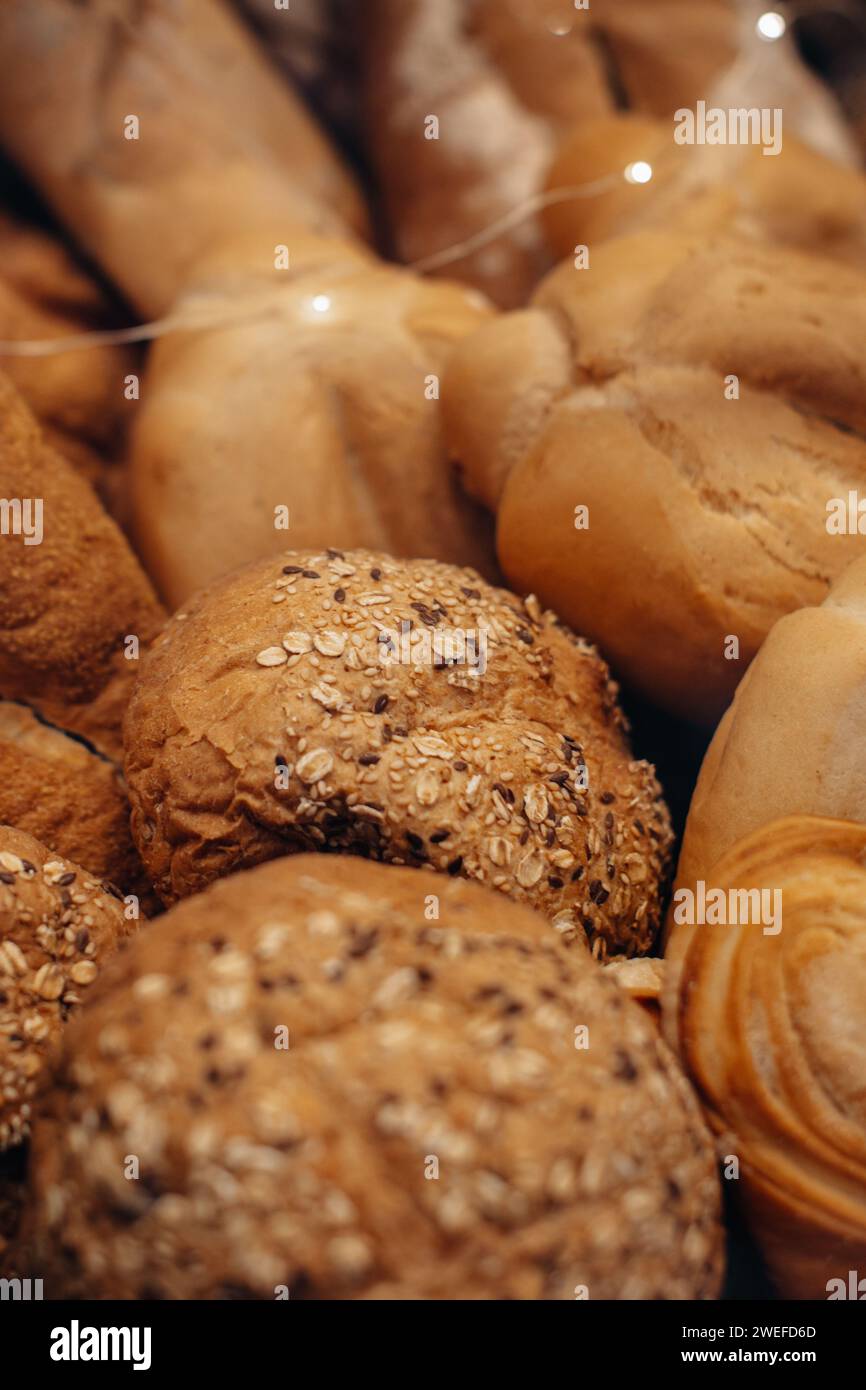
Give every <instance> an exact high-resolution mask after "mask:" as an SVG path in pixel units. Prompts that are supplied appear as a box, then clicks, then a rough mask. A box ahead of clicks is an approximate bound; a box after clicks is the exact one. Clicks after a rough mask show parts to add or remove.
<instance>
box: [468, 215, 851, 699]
mask: <svg viewBox="0 0 866 1390" xmlns="http://www.w3.org/2000/svg"><path fill="white" fill-rule="evenodd" d="M864 336H866V276H864V275H863V274H862V273H858V272H856V271H854V270H852V269H850V268H849V267H848V266H843V265H837V264H836V263H835V262H831V261H829V260H821V259H818V258H816V257H814V256H806V255H804V254H802V253H801V252H797V251H794V250H791V249H790V248H788V247H782V246H771V245H769V244H763V243H759V242H757V241H751V242H747V241H744V240H743V238H741V237H737V236H734V235H719V236H717V237H715V238H712V239H707V238H706V237H704V236H698V235H695V234H693V233H684V232H678V231H674V232H670V233H668V232H664V233H663V232H661V231H652V232H644V233H641V234H639V235H635V236H627V237H620V238H617V239H616V240H614V241H608V242H605V243H603V244H602V245H600V246H598V247H593V248H592V253H591V261H590V265H589V267H588V268H586V269H582V270H577V269H575V266H574V264H573V262H572V261H570V260H569V261H566V262H563V263H562V265H560V266H559V268H558V269H557V270H556V271H554V272H553V274H552V275H551V276H549V277H548V278H547V280H545V281H544V282H543V284H542V285H541V286H540V288H539V290H538V291H537V293H536V295H535V297H534V299H533V302H532V305H531V306H530V308H528V309H526V310H523V311H521V312H520V313H516V314H512V315H504V316H502V317H501V318H500V319H498V320H494V321H493V322H491V323H490V324H488V325H485V326H484V327H483V328H481V329H480V330H479V331H478V332H477V333H476V334H474V335H473V336H472V337H470V338H468V339H467V340H466V341H465V342H463V343H459V344H458V345H457V347H456V348H455V350H454V352H453V354H452V356H451V358H450V360H449V365H448V370H447V372H446V375H445V379H444V383H443V391H442V405H443V415H444V418H445V424H446V431H447V433H448V436H449V443H450V447H451V452H452V455H453V456H454V457H455V458H457V459H459V460H460V462H461V465H462V468H463V472H464V476H465V478H466V481H467V485H468V486H469V488H470V489H471V491H472V492H473V494H474V495H475V496H477V497H479V498H481V500H483V501H485V502H486V503H487V505H488V506H491V507H493V508H495V509H496V512H497V533H496V541H497V551H498V554H499V560H500V563H501V565H502V569H503V572H504V574H505V576H506V578H507V579H508V581H509V583H510V584H512V585H513V586H514V588H516V589H518V590H519V591H520V592H524V593H526V592H532V593H536V594H537V595H538V596H539V598H540V599H541V600H542V602H544V603H546V604H549V605H550V606H551V607H552V608H553V609H554V610H555V611H556V612H557V613H559V615H560V617H561V618H562V619H563V620H564V621H565V622H567V623H569V624H570V625H571V626H572V627H573V628H574V629H575V630H576V631H578V632H583V633H586V635H587V636H588V637H589V638H591V639H592V640H593V641H597V642H598V644H599V646H600V647H601V650H602V651H603V652H604V654H605V656H606V658H607V659H608V660H609V661H610V663H611V666H612V667H613V669H614V671H615V673H616V675H617V676H618V677H620V678H622V679H623V680H624V681H625V680H627V681H628V682H629V683H630V684H631V685H632V686H634V688H635V689H637V690H639V691H640V692H642V693H643V694H645V695H646V696H647V697H648V698H649V699H651V700H652V701H653V702H654V703H656V704H658V705H660V706H661V707H662V708H664V709H666V710H668V711H669V712H671V713H673V714H676V715H679V716H681V717H683V718H685V719H689V720H691V721H693V722H696V723H702V724H710V725H711V724H713V723H715V721H716V720H718V718H719V717H720V715H721V713H722V712H723V710H724V709H725V707H726V706H727V705H728V704H729V702H730V700H731V697H732V695H733V693H734V690H735V688H736V686H737V682H738V681H739V679H740V677H741V675H742V674H743V671H744V670H745V668H746V666H747V665H748V664H749V662H750V661H751V660H752V658H753V657H754V655H755V653H756V652H757V650H758V649H759V647H760V645H761V643H762V642H763V640H764V638H765V637H766V635H767V633H768V632H769V630H770V628H771V627H772V626H773V624H774V623H775V621H776V620H777V619H778V618H780V617H781V616H782V615H783V614H784V613H788V612H791V611H792V610H794V609H797V608H801V607H803V606H804V605H805V604H814V603H820V602H821V600H822V599H823V598H824V596H825V594H826V592H827V590H828V589H829V587H830V584H831V582H832V580H833V579H834V578H835V577H836V576H837V575H838V574H840V573H841V571H842V570H843V569H844V568H845V566H846V565H847V564H848V563H850V561H852V560H853V559H855V558H856V557H857V556H858V555H860V554H863V552H864V548H866V542H864V538H863V536H862V535H860V534H859V533H858V532H857V531H856V529H855V530H853V531H852V530H850V529H849V530H847V531H846V532H844V533H843V534H838V535H837V534H832V533H831V530H830V528H829V526H828V504H829V502H830V500H831V499H833V498H842V499H847V497H848V493H849V490H851V489H855V488H856V486H857V484H858V482H862V481H863V480H866V407H864V396H863V383H862V368H861V360H862V354H863V346H862V345H863V342H864ZM732 639H736V647H734V643H733V640H732Z"/></svg>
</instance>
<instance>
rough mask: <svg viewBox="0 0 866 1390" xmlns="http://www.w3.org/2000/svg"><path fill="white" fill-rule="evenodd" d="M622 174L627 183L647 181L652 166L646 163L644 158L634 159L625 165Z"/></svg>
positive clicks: (650, 175) (649, 177)
mask: <svg viewBox="0 0 866 1390" xmlns="http://www.w3.org/2000/svg"><path fill="white" fill-rule="evenodd" d="M624 174H625V178H626V180H627V182H628V183H649V181H650V179H651V178H652V176H653V166H652V165H651V164H647V162H646V160H645V159H636V160H635V162H634V163H633V164H627V165H626V167H625V170H624Z"/></svg>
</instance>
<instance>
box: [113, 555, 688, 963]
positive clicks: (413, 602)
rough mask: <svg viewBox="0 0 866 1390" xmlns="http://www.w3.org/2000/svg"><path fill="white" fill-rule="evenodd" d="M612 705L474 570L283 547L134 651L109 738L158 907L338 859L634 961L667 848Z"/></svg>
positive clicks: (588, 665) (588, 658)
mask: <svg viewBox="0 0 866 1390" xmlns="http://www.w3.org/2000/svg"><path fill="white" fill-rule="evenodd" d="M403 624H407V625H411V633H410V631H409V628H408V627H407V628H404V627H403V626H402V625H403ZM390 633H393V634H394V636H393V638H391V639H390V640H391V642H392V646H390V647H389V646H388V645H387V642H384V643H383V641H382V637H383V634H384V636H385V638H388V634H390ZM404 633H405V637H404ZM452 635H453V636H452ZM434 637H435V638H436V639H437V640H439V641H440V643H441V642H442V640H443V639H444V638H448V640H452V641H454V642H455V643H457V642H461V641H462V642H463V644H464V645H463V647H462V648H461V647H457V646H455V647H454V648H452V649H451V650H450V651H447V650H445V649H444V648H442V647H441V646H440V648H439V650H438V651H437V650H436V648H435V647H434V646H433V640H434ZM412 639H414V641H415V643H416V644H417V645H416V647H415V648H414V651H415V653H416V656H415V658H413V660H412V661H411V662H407V661H404V660H403V659H402V658H403V657H404V655H405V654H406V652H407V650H412V649H411V648H410V647H409V646H408V644H409V643H410V641H411V640H412ZM473 643H475V644H476V645H475V646H474V647H473ZM485 643H486V657H485V647H484V644H485ZM476 652H477V654H478V657H477V659H476V656H475V653H476ZM452 656H458V657H462V656H465V657H466V660H465V661H463V663H462V664H451V665H448V664H447V663H448V661H449V658H450V657H452ZM473 664H474V665H475V666H476V667H477V668H479V673H477V674H473V671H472V670H471V669H470V667H471V666H472V665H473ZM482 664H485V669H484V670H483V671H480V667H481V665H482ZM616 700H617V689H616V686H615V685H614V684H613V683H612V682H611V681H610V679H609V676H608V671H607V667H606V666H605V665H604V663H603V662H602V661H601V660H600V659H599V657H598V654H597V652H596V651H595V649H594V648H593V647H591V646H590V645H589V644H588V643H586V642H584V641H583V640H582V639H580V638H577V637H574V636H573V635H572V634H571V633H570V632H568V630H567V629H565V628H563V627H561V626H560V625H558V623H557V620H556V619H555V617H554V615H553V614H550V613H543V612H542V611H541V609H540V608H539V607H538V605H537V603H535V602H533V601H532V600H527V602H526V604H523V603H521V602H520V600H518V599H516V598H514V596H513V595H511V594H508V593H506V592H505V591H504V590H499V589H493V588H492V587H490V586H489V585H487V584H485V583H484V581H483V580H481V579H479V577H478V575H477V574H475V573H474V571H472V570H458V569H456V568H453V567H451V566H447V565H440V564H438V563H436V562H434V561H423V560H418V561H403V562H401V561H395V560H392V559H390V558H389V557H387V556H382V555H378V554H372V553H369V552H365V551H355V552H347V553H345V554H343V553H341V552H337V551H331V552H327V553H319V554H314V553H309V552H303V553H302V552H295V551H287V552H284V553H283V554H282V555H280V556H275V557H273V558H272V559H269V560H266V561H261V562H259V563H257V564H255V565H251V566H249V567H247V568H246V569H245V570H242V571H240V572H239V573H238V574H237V575H234V576H230V577H229V578H227V579H225V580H223V581H221V582H220V583H219V584H217V585H215V586H214V587H213V588H212V589H210V590H208V591H206V592H205V593H204V594H203V595H201V596H200V597H199V598H198V599H197V600H195V601H194V602H193V603H192V604H191V605H189V607H188V608H187V609H186V610H185V611H184V612H183V613H180V614H178V615H176V616H175V618H174V619H173V620H172V621H171V622H170V623H169V624H168V626H167V628H166V630H165V632H164V634H163V636H162V638H161V639H160V640H158V641H157V642H156V643H155V644H154V647H153V648H152V650H151V652H150V653H149V655H148V658H147V660H146V662H145V663H144V666H143V670H142V674H141V678H140V680H139V682H138V684H137V686H136V689H135V691H134V693H133V697H132V700H131V702H130V706H129V711H128V715H127V718H126V722H125V731H124V738H125V744H126V762H125V767H126V775H127V781H128V784H129V790H130V798H131V802H132V808H133V809H132V828H133V836H134V838H135V841H136V844H137V845H138V848H139V852H140V853H141V855H142V859H143V861H144V863H145V866H146V868H147V870H148V872H149V873H150V875H151V877H152V879H153V882H154V884H155V886H156V888H157V891H158V892H159V893H160V895H161V896H162V898H163V900H164V901H165V902H171V901H173V900H174V899H176V898H179V897H185V896H187V895H188V894H190V893H195V892H197V891H199V890H200V889H201V888H202V887H204V885H205V884H206V883H208V882H209V881H210V880H212V879H213V878H216V877H218V876H220V875H223V874H226V873H231V872H232V871H233V870H235V869H237V868H241V867H244V866H247V865H250V864H254V863H257V862H259V861H261V860H265V859H271V858H273V857H275V856H277V855H281V854H285V853H296V852H297V851H299V850H303V849H322V850H325V849H329V850H347V851H350V852H353V853H356V854H361V855H364V856H365V857H371V858H376V859H383V860H387V861H389V862H397V863H408V864H412V865H417V866H424V867H426V868H433V869H438V870H441V871H443V872H447V873H451V874H462V875H463V876H465V877H469V878H474V879H478V880H480V881H482V882H486V883H489V884H491V885H492V886H493V887H495V888H498V889H500V890H501V891H502V892H504V893H506V894H508V895H509V896H511V897H514V898H516V899H518V900H522V901H525V902H528V903H530V904H532V905H533V906H536V907H538V908H540V909H541V910H542V911H543V912H544V913H546V914H547V915H548V916H550V917H551V918H553V919H554V923H555V925H556V926H557V928H558V930H560V931H561V932H562V933H563V935H564V937H565V938H566V939H571V938H573V937H577V938H581V937H582V936H583V935H584V933H585V934H586V936H587V937H588V940H589V942H590V944H591V945H592V947H593V949H594V951H595V952H596V953H597V954H601V955H602V956H604V954H605V953H606V952H608V951H610V952H613V953H616V952H621V951H622V952H626V953H628V954H633V953H634V952H636V951H638V952H639V951H645V950H647V949H648V948H649V946H650V945H651V943H652V940H653V936H654V934H655V930H656V924H657V919H658V907H659V895H660V890H661V884H662V881H663V879H664V875H665V868H666V863H667V857H668V853H669V848H670V841H671V834H670V827H669V821H668V816H667V811H666V808H665V806H664V803H663V802H662V800H661V795H660V791H659V787H658V784H657V782H656V781H655V777H654V775H653V770H652V768H651V767H650V766H649V765H648V764H646V763H643V762H636V761H633V760H632V758H631V754H630V752H629V748H628V743H627V738H626V730H625V721H624V719H623V717H622V715H621V714H620V712H619V710H618V707H617V703H616ZM584 782H588V788H586V789H584V788H583V786H582V784H583V783H584ZM280 783H282V785H278V784H280ZM431 885H433V880H431ZM431 891H435V885H434V886H431Z"/></svg>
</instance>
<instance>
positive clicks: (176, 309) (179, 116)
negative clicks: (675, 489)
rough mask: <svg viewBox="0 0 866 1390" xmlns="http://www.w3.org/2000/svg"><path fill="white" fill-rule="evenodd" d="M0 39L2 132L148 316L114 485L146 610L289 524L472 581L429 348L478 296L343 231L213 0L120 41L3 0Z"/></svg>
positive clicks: (178, 598)
mask: <svg viewBox="0 0 866 1390" xmlns="http://www.w3.org/2000/svg"><path fill="white" fill-rule="evenodd" d="M133 8H134V7H133ZM118 32H120V33H122V34H123V42H122V45H121V48H120V55H121V56H120V57H119V58H118V61H117V62H116V63H114V62H112V63H111V65H110V68H109V71H110V80H109V81H108V82H107V88H108V90H107V92H105V91H103V90H102V86H103V85H105V83H104V82H103V77H102V74H103V73H104V71H105V70H106V63H107V61H108V58H107V56H106V55H108V57H110V56H111V54H112V47H111V45H112V43H113V42H114V39H113V37H112V36H113V35H116V34H117V33H118ZM3 45H5V51H6V52H7V53H8V54H10V55H12V56H14V57H15V58H17V59H18V60H19V61H21V62H22V63H24V64H25V66H26V65H27V64H29V66H30V67H31V68H34V67H35V68H37V69H38V72H39V82H38V83H37V84H36V87H35V89H34V88H33V86H32V84H31V83H30V82H29V80H28V82H27V84H26V86H27V90H26V91H24V90H19V89H18V86H17V83H15V82H13V83H12V84H11V90H10V91H9V92H6V93H0V135H2V134H3V133H4V131H6V132H7V133H8V134H9V139H10V141H11V142H12V144H11V147H12V148H13V149H14V150H15V152H16V153H17V154H18V157H19V158H20V159H21V161H22V163H23V164H24V165H25V167H26V168H27V169H28V171H29V172H30V173H31V175H32V176H33V177H34V178H35V179H36V180H37V181H38V183H39V185H40V187H41V188H42V189H43V191H44V192H45V193H46V194H47V195H48V196H49V197H50V198H51V199H52V201H53V202H54V203H55V205H56V206H57V207H58V208H59V209H60V210H61V212H62V214H63V216H64V217H65V218H66V220H67V222H68V224H69V225H70V227H71V228H72V229H73V231H74V232H75V234H76V235H77V236H78V237H79V239H80V240H81V241H82V242H83V243H84V245H85V246H86V247H87V248H88V250H89V251H90V252H91V254H92V255H94V257H96V258H97V259H98V260H99V261H100V263H101V264H102V266H103V267H104V268H105V269H106V270H107V271H108V272H109V274H111V275H112V276H113V277H114V279H115V280H116V282H117V283H118V284H119V285H120V286H121V287H122V288H123V290H124V292H125V293H126V295H127V297H128V298H129V299H130V300H131V302H133V303H134V304H135V305H137V306H138V308H139V309H140V311H141V312H143V313H145V314H147V315H149V316H153V315H157V314H159V315H163V314H168V316H169V323H168V324H162V326H161V329H160V332H162V331H165V332H166V333H167V336H165V337H163V338H161V339H160V341H159V343H158V346H157V348H156V349H155V351H154V354H153V361H152V370H151V371H150V372H149V373H148V375H147V378H146V380H145V382H144V383H143V386H142V396H141V405H140V408H139V411H138V412H137V414H138V418H137V422H136V423H137V429H136V431H135V437H134V440H133V443H132V457H131V475H130V490H131V493H132V505H131V511H132V515H131V526H132V529H133V531H134V534H135V538H136V543H137V545H138V547H139V549H140V551H141V553H142V555H143V556H144V559H145V563H146V565H147V566H148V568H149V570H150V572H151V573H152V575H153V577H154V580H155V582H156V584H157V586H158V588H159V590H160V592H161V594H162V596H163V597H164V598H165V599H166V601H167V602H168V603H169V604H170V605H171V606H176V605H177V604H179V603H181V602H183V601H184V600H185V599H186V598H187V597H188V596H189V595H190V594H191V593H193V592H195V590H196V589H198V588H200V587H201V585H203V584H205V583H207V582H208V581H209V580H210V579H212V578H216V577H217V576H219V575H220V574H224V573H225V572H226V571H227V570H230V569H231V568H233V567H234V566H235V565H238V564H242V563H245V562H246V561H248V560H253V559H256V558H258V557H259V556H260V555H266V554H268V553H269V552H273V551H274V550H276V549H278V548H279V547H280V546H281V545H282V544H284V543H285V540H286V536H285V529H286V523H287V522H288V529H289V531H290V533H291V534H290V539H291V540H292V542H293V543H294V544H295V545H297V546H299V547H304V546H322V545H338V546H354V545H367V546H372V547H377V548H383V549H384V548H387V549H390V550H397V551H400V552H406V551H408V552H410V553H418V552H419V551H420V552H421V553H422V554H424V553H427V554H435V555H437V556H438V557H439V558H441V559H444V560H448V561H454V562H459V563H471V564H473V565H477V566H478V567H480V568H481V569H482V570H483V571H484V572H486V573H488V574H489V575H491V576H493V575H494V574H495V565H494V563H493V557H492V542H491V538H490V534H489V528H487V527H486V526H485V523H484V520H483V518H481V516H480V514H479V512H478V511H477V510H476V509H473V508H472V507H471V506H469V505H467V503H466V500H465V498H464V497H462V496H461V494H460V492H459V489H458V487H457V482H456V479H455V477H454V476H453V473H452V471H451V470H450V469H449V467H448V465H447V462H446V459H445V457H444V450H443V443H442V433H441V422H440V415H439V406H438V396H439V386H438V382H439V376H440V373H441V370H442V366H443V362H444V358H445V355H446V354H447V352H448V350H449V349H450V347H451V345H452V344H453V343H454V342H456V341H457V340H458V339H459V338H460V337H462V336H465V334H466V333H468V332H470V331H471V330H472V329H473V328H475V327H477V325H478V323H479V322H481V321H482V319H483V317H484V316H485V315H486V313H487V310H488V306H487V305H486V304H485V303H484V302H483V301H481V300H480V298H479V297H478V296H477V295H476V294H474V293H473V292H469V291H461V290H458V289H456V288H455V287H453V286H438V285H432V286H431V285H427V284H425V283H424V282H422V281H419V280H417V279H415V278H413V277H411V276H409V275H408V274H401V273H400V272H398V271H396V270H394V269H389V268H386V267H385V266H383V265H382V263H381V262H379V261H377V260H376V259H375V258H374V257H373V256H372V255H371V254H368V253H367V252H366V251H365V250H364V248H363V247H362V245H361V244H360V242H358V241H356V240H354V239H353V238H352V231H353V230H354V229H355V227H356V226H357V223H358V221H359V219H358V217H356V216H355V213H356V211H357V208H356V200H355V194H354V190H353V188H352V187H351V186H347V184H346V179H345V177H344V175H343V174H342V172H341V170H340V167H339V165H338V163H337V161H336V158H335V156H333V155H332V154H331V152H330V151H329V150H328V149H327V147H326V146H325V142H324V139H323V137H322V136H321V135H319V133H318V132H317V131H316V130H315V129H313V128H312V127H310V126H309V122H308V118H307V117H306V115H305V114H304V113H303V112H302V111H301V109H300V108H296V106H295V104H294V102H293V99H292V97H291V94H290V92H289V90H288V89H287V88H284V87H283V86H282V85H281V84H280V82H279V80H278V79H277V78H276V77H275V75H274V74H273V73H272V71H271V70H270V68H269V66H268V64H267V61H266V59H265V58H264V56H263V55H262V54H261V53H260V51H259V50H258V49H257V48H256V47H255V45H254V44H253V43H252V41H251V39H250V38H249V37H248V36H247V35H246V34H245V33H244V32H243V31H240V30H238V27H237V21H236V20H235V19H234V18H233V17H232V16H230V15H229V13H228V12H227V10H226V9H225V7H224V6H223V4H222V3H221V0H180V3H175V4H171V5H169V4H167V3H166V0H158V3H156V4H154V5H152V6H149V7H148V9H147V13H146V14H145V15H143V16H139V17H138V19H137V21H136V24H135V25H134V27H131V28H130V27H129V26H128V25H126V26H125V21H124V19H120V20H118V18H117V13H116V10H115V9H112V11H111V13H109V12H108V11H106V10H104V9H103V8H101V7H90V8H89V9H88V10H87V12H86V15H85V16H83V17H82V16H81V14H80V12H79V7H78V6H76V5H74V4H73V3H72V0H35V3H34V4H33V5H29V4H28V5H27V6H24V5H22V4H18V3H17V0H13V3H12V4H11V5H10V6H8V7H7V8H6V9H4V10H2V12H0V46H3ZM25 60H26V61H25ZM70 66H72V68H73V70H74V76H73V75H70V71H69V69H70ZM179 70H184V71H185V77H184V80H183V81H179V80H178V72H179ZM192 79H194V80H192ZM43 81H44V83H45V84H46V89H45V90H43V86H42V83H43ZM70 84H73V87H72V90H70ZM36 97H38V98H39V100H40V103H41V104H40V107H39V110H38V111H36V110H34V109H33V102H34V100H35V98H36ZM94 109H96V111H97V113H98V114H97V115H96V116H95V117H94V118H93V120H92V121H91V120H90V119H89V118H88V119H85V118H84V116H82V115H81V112H91V111H92V110H94ZM22 110H23V111H24V113H25V116H26V119H24V120H22ZM70 110H71V111H72V113H73V115H74V117H75V119H70V117H69V112H70ZM128 113H133V114H134V115H137V116H138V118H139V122H140V130H139V138H138V139H135V140H128V139H126V138H125V137H124V128H125V125H124V123H125V121H126V117H127V115H128ZM49 117H50V119H51V122H52V131H51V135H50V138H49V137H48V136H47V135H46V134H45V130H44V126H45V123H46V122H48V121H49ZM61 117H63V119H62V120H61ZM55 124H59V125H60V128H59V129H58V130H55V129H54V125H55ZM94 124H95V126H96V128H95V130H94V129H93V125H94ZM82 146H85V147H86V150H87V158H86V160H85V159H84V157H83V154H82ZM334 209H336V213H335V211H334ZM324 233H328V235H325V234H324ZM332 233H333V234H334V235H330V234H332ZM340 238H342V239H340ZM203 322H204V323H205V324H206V330H205V331H194V332H189V333H185V332H181V329H182V328H183V327H185V326H191V327H192V328H193V329H196V330H201V327H202V323H203ZM241 460H242V463H241V462H240V461H241ZM407 474H408V477H407ZM277 528H281V529H277Z"/></svg>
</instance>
